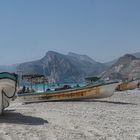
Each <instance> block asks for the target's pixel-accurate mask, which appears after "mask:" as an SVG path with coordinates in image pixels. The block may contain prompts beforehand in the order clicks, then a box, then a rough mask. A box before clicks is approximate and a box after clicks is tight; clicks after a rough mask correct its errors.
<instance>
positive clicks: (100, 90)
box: [18, 83, 118, 103]
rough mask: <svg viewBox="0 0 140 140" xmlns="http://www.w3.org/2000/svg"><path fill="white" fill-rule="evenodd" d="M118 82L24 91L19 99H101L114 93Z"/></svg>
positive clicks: (25, 100)
mask: <svg viewBox="0 0 140 140" xmlns="http://www.w3.org/2000/svg"><path fill="white" fill-rule="evenodd" d="M117 85H118V83H110V84H106V85H99V86H87V87H83V88H76V89H68V90H62V91H54V92H42V93H32V94H31V93H26V94H25V93H24V94H19V95H18V99H19V100H21V101H22V102H24V103H31V102H40V101H66V100H82V99H99V98H106V97H110V96H112V95H113V93H114V90H115V88H116V86H117Z"/></svg>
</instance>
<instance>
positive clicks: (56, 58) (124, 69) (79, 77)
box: [0, 51, 140, 83]
mask: <svg viewBox="0 0 140 140" xmlns="http://www.w3.org/2000/svg"><path fill="white" fill-rule="evenodd" d="M139 58H140V53H135V54H125V55H124V56H122V57H120V58H117V59H115V60H113V61H110V62H108V63H100V62H97V61H95V60H93V59H92V58H90V57H89V56H87V55H80V54H76V53H73V52H69V53H68V54H67V55H64V54H60V53H58V52H54V51H48V52H47V53H46V55H45V56H44V57H42V58H41V59H39V60H35V61H31V62H25V63H21V64H17V65H12V66H0V71H8V72H17V73H18V74H44V75H46V76H47V77H48V79H49V82H50V83H71V82H83V81H84V79H85V77H89V76H101V77H104V78H110V79H125V78H135V77H140V59H139Z"/></svg>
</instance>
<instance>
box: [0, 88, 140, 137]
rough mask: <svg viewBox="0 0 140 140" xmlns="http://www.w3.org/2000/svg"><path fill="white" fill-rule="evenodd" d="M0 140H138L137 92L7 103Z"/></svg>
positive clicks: (139, 99) (0, 121)
mask: <svg viewBox="0 0 140 140" xmlns="http://www.w3.org/2000/svg"><path fill="white" fill-rule="evenodd" d="M0 140H140V90H131V91H126V92H116V93H115V94H114V95H113V96H112V97H109V98H105V99H101V100H85V101H73V102H42V103H32V104H22V103H20V102H19V101H18V100H17V99H16V100H15V101H13V102H11V104H10V106H9V107H8V108H7V109H6V110H5V113H4V116H1V117H0Z"/></svg>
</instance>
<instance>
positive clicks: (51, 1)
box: [0, 0, 140, 65]
mask: <svg viewBox="0 0 140 140" xmlns="http://www.w3.org/2000/svg"><path fill="white" fill-rule="evenodd" d="M139 5H140V1H139V0H123V1H121V0H117V1H112V0H106V1H104V0H100V1H99V0H86V1H85V0H76V1H75V0H71V1H65V0H59V1H57V0H48V1H38V0H30V1H28V0H24V1H19V0H13V1H10V0H7V1H2V2H0V19H1V22H0V30H1V33H0V49H1V59H0V65H10V64H17V63H22V62H27V61H32V60H37V59H40V58H42V57H43V56H44V55H45V53H46V52H47V51H56V52H59V53H62V54H67V53H68V52H74V53H77V54H85V55H88V56H89V57H91V58H92V59H94V60H95V61H98V62H108V61H112V60H113V59H116V58H118V57H120V56H122V55H124V54H126V53H129V54H132V53H136V52H140V47H139V46H140V41H139V38H140V26H139V25H140V16H139V15H140V8H139Z"/></svg>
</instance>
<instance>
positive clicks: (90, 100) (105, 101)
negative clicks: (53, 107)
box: [54, 99, 137, 105]
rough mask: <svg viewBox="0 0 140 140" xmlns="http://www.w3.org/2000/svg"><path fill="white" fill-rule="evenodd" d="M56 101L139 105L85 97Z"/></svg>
mask: <svg viewBox="0 0 140 140" xmlns="http://www.w3.org/2000/svg"><path fill="white" fill-rule="evenodd" d="M54 102H85V103H86V102H87V103H88V102H99V103H109V104H117V105H137V104H135V103H129V102H119V101H108V100H95V99H87V100H85V99H83V100H67V101H54Z"/></svg>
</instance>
